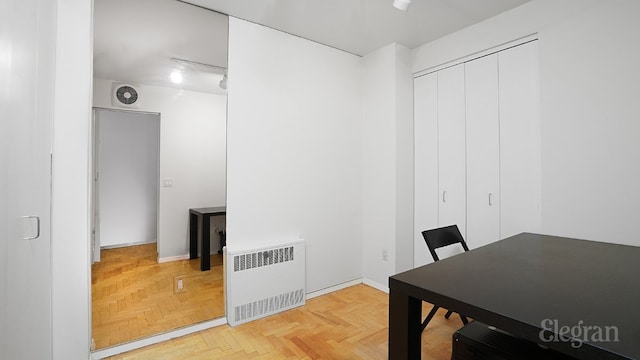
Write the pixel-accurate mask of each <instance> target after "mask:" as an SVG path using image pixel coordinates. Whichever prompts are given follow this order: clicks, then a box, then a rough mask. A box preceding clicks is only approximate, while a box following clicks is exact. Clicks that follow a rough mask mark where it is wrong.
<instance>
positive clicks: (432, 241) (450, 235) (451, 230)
mask: <svg viewBox="0 0 640 360" xmlns="http://www.w3.org/2000/svg"><path fill="white" fill-rule="evenodd" d="M422 237H423V238H424V241H425V242H426V243H427V247H428V248H429V252H431V256H433V261H438V260H440V258H438V254H436V249H438V248H441V247H445V246H449V245H453V244H456V243H460V244H462V248H463V249H464V251H469V248H468V247H467V243H466V242H465V241H464V239H463V238H462V234H461V233H460V230H459V229H458V225H450V226H445V227H441V228H437V229H432V230H425V231H423V232H422Z"/></svg>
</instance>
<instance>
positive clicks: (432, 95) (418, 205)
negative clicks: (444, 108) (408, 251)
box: [413, 73, 438, 267]
mask: <svg viewBox="0 0 640 360" xmlns="http://www.w3.org/2000/svg"><path fill="white" fill-rule="evenodd" d="M413 91H414V115H413V116H414V136H415V139H414V144H415V147H414V151H415V156H414V161H415V172H414V177H415V178H414V179H415V181H414V187H415V193H414V194H415V195H414V196H415V202H414V222H413V223H414V228H415V231H414V237H413V240H414V244H413V258H414V259H413V265H414V267H415V266H421V265H424V264H427V263H430V262H432V261H433V260H432V258H431V255H430V254H429V249H428V248H427V244H426V243H425V242H424V239H423V237H422V231H424V230H429V229H434V228H437V227H438V74H437V73H432V74H428V75H425V76H421V77H419V78H416V79H415V80H414V83H413Z"/></svg>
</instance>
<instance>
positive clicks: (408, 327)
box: [389, 289, 422, 360]
mask: <svg viewBox="0 0 640 360" xmlns="http://www.w3.org/2000/svg"><path fill="white" fill-rule="evenodd" d="M421 325H422V301H421V300H419V299H415V298H412V297H410V296H409V295H407V294H406V293H403V292H401V291H398V290H394V289H390V291H389V360H396V359H403V360H404V359H420V356H421V345H422V344H421V340H420V339H421V333H422V331H421V330H422V329H421Z"/></svg>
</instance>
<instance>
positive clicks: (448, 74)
mask: <svg viewBox="0 0 640 360" xmlns="http://www.w3.org/2000/svg"><path fill="white" fill-rule="evenodd" d="M465 155H466V154H465V96H464V65H463V64H460V65H456V66H453V67H450V68H447V69H444V70H441V71H439V72H438V169H439V174H438V190H439V191H438V197H439V199H438V200H439V204H440V205H439V209H438V216H439V221H438V225H439V226H447V225H453V224H456V225H458V228H460V232H461V233H462V235H463V236H465V232H466V171H465Z"/></svg>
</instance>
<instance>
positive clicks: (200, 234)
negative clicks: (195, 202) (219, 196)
mask: <svg viewBox="0 0 640 360" xmlns="http://www.w3.org/2000/svg"><path fill="white" fill-rule="evenodd" d="M226 214H227V208H226V207H225V206H219V207H208V208H198V209H189V259H197V258H198V243H200V254H201V256H200V270H202V271H206V270H209V269H211V257H210V256H209V253H210V252H211V243H210V238H211V223H210V221H209V220H210V219H211V217H212V216H221V215H226Z"/></svg>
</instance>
